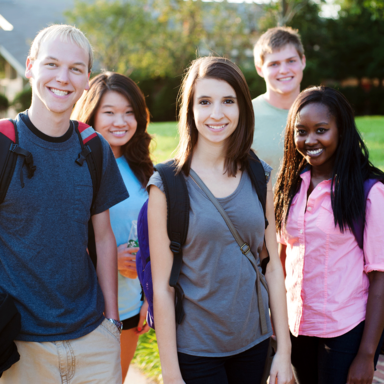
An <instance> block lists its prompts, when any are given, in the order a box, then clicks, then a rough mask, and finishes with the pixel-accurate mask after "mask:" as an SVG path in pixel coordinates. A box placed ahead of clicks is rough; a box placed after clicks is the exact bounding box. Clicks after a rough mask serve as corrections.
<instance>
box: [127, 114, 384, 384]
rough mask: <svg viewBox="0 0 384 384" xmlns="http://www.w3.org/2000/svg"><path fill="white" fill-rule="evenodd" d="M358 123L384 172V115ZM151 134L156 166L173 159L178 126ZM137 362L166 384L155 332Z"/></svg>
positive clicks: (145, 338) (156, 126)
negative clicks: (163, 378)
mask: <svg viewBox="0 0 384 384" xmlns="http://www.w3.org/2000/svg"><path fill="white" fill-rule="evenodd" d="M356 124H357V127H358V128H359V130H360V132H361V133H362V135H363V138H364V141H365V143H366V145H367V146H368V149H369V153H370V159H371V162H372V163H373V164H374V165H375V166H376V167H379V168H381V169H382V170H383V171H384V116H364V117H358V118H356ZM149 132H150V133H151V134H152V135H154V138H155V142H156V148H155V150H154V152H153V158H154V161H155V163H158V162H162V161H165V160H167V159H170V158H172V157H173V155H174V150H175V148H176V146H177V143H178V133H177V123H175V122H169V123H151V124H150V126H149ZM133 362H134V364H136V365H137V366H138V367H139V368H141V369H142V370H143V371H144V372H145V374H146V375H147V376H148V377H150V378H152V379H154V380H155V381H157V382H158V383H162V377H161V366H160V358H159V351H158V348H157V341H156V334H155V332H154V331H153V330H151V331H150V332H149V333H146V334H145V335H142V336H140V339H139V343H138V346H137V350H136V353H135V357H134V360H133Z"/></svg>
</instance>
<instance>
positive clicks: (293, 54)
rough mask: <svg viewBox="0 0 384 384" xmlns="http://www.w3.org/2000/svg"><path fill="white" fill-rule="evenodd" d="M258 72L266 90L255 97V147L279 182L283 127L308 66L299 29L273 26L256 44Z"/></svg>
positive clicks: (274, 179) (273, 180) (255, 55)
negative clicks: (306, 65)
mask: <svg viewBox="0 0 384 384" xmlns="http://www.w3.org/2000/svg"><path fill="white" fill-rule="evenodd" d="M254 57H255V65H256V71H257V73H258V74H259V75H260V76H261V77H262V78H264V80H265V84H266V86H267V91H266V93H264V94H263V95H260V96H258V97H257V98H256V99H254V100H253V101H252V104H253V110H254V113H255V134H254V140H253V146H252V147H253V149H255V151H256V153H257V154H258V156H259V157H261V158H262V159H263V160H264V161H266V162H267V163H268V164H270V165H271V166H272V168H273V170H274V172H273V173H272V175H273V178H272V183H273V185H274V184H275V182H276V179H277V175H278V171H279V168H280V162H281V159H282V158H283V140H284V129H285V125H286V122H287V116H288V110H289V108H290V107H291V105H292V104H293V102H294V100H295V99H296V97H297V96H298V94H299V93H300V83H301V80H302V78H303V70H304V68H305V55H304V48H303V45H302V43H301V40H300V35H299V34H298V31H297V30H293V29H292V28H290V27H276V28H271V29H269V30H268V31H267V32H265V33H264V34H263V35H262V36H261V37H260V38H259V40H258V41H257V43H256V45H255V48H254Z"/></svg>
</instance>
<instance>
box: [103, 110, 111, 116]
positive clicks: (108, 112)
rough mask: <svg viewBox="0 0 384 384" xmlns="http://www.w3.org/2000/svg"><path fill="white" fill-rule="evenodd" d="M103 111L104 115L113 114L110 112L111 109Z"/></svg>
mask: <svg viewBox="0 0 384 384" xmlns="http://www.w3.org/2000/svg"><path fill="white" fill-rule="evenodd" d="M104 113H105V114H106V115H113V112H112V111H104Z"/></svg>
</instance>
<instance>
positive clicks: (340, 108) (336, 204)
mask: <svg viewBox="0 0 384 384" xmlns="http://www.w3.org/2000/svg"><path fill="white" fill-rule="evenodd" d="M312 103H318V104H323V105H325V106H326V107H327V108H328V110H329V113H330V114H331V115H332V116H333V117H334V118H335V119H336V125H337V129H338V136H339V142H338V146H337V149H336V154H335V163H334V167H333V174H332V183H331V202H332V210H333V216H334V220H335V226H336V225H339V228H340V230H341V231H342V232H343V231H344V230H345V229H346V228H352V224H353V222H354V221H355V220H356V219H358V218H359V217H361V215H363V214H364V211H365V200H364V186H363V183H364V181H365V180H367V179H369V178H375V179H381V180H384V173H383V172H382V171H381V170H380V169H378V168H376V167H374V166H373V165H372V163H371V162H370V161H369V154H368V149H367V147H366V145H365V144H364V141H363V139H362V138H361V135H360V132H359V131H358V129H357V128H356V124H355V119H354V114H353V110H352V107H351V105H350V104H349V102H348V101H347V99H346V98H345V97H344V96H343V95H342V94H341V93H340V92H338V91H336V90H335V89H333V88H328V87H312V88H308V89H306V90H304V91H303V92H301V93H300V95H299V96H298V97H297V98H296V100H295V102H294V103H293V105H292V107H291V109H290V111H289V115H288V121H287V126H286V129H285V139H284V158H283V164H282V167H281V171H280V173H279V176H278V179H277V184H276V188H275V198H274V203H275V216H276V229H277V230H278V231H279V230H280V229H281V226H282V223H283V222H284V221H286V220H287V218H288V213H289V209H290V206H291V203H292V199H293V197H294V196H295V194H296V193H297V192H298V190H299V189H300V185H301V177H300V173H301V172H302V171H303V170H304V168H305V167H306V166H307V165H308V163H307V161H306V160H305V158H304V157H303V156H302V155H301V154H300V153H299V151H297V150H296V147H295V140H294V128H295V121H296V116H297V114H298V113H299V112H300V111H301V110H302V109H303V108H304V107H305V106H306V105H308V104H312Z"/></svg>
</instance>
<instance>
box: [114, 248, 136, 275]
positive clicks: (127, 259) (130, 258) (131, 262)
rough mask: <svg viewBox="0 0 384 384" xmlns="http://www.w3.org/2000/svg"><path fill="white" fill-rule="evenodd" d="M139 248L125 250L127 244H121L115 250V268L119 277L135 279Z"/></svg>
mask: <svg viewBox="0 0 384 384" xmlns="http://www.w3.org/2000/svg"><path fill="white" fill-rule="evenodd" d="M138 250H139V248H127V243H125V244H121V245H120V246H119V247H118V248H117V268H118V270H119V272H120V274H121V275H123V276H125V277H128V278H129V279H136V278H137V271H136V255H132V253H137V251H138Z"/></svg>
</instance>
